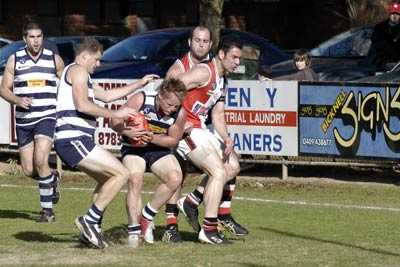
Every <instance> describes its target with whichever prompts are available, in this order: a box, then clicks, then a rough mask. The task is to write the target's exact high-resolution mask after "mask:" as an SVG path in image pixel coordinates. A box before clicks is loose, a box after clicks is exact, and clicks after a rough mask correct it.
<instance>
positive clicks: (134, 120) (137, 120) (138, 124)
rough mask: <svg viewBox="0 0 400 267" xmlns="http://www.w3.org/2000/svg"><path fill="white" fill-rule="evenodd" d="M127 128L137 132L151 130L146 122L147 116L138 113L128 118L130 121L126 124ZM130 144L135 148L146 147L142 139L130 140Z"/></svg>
mask: <svg viewBox="0 0 400 267" xmlns="http://www.w3.org/2000/svg"><path fill="white" fill-rule="evenodd" d="M126 126H128V127H132V128H133V129H135V130H139V129H142V130H144V131H148V130H149V123H148V121H147V120H146V118H145V116H144V114H143V113H141V112H138V113H135V114H131V115H130V116H129V118H128V121H127V122H126ZM129 142H130V144H131V145H133V146H144V145H146V144H145V143H144V142H143V141H142V140H141V138H140V137H138V138H135V139H129Z"/></svg>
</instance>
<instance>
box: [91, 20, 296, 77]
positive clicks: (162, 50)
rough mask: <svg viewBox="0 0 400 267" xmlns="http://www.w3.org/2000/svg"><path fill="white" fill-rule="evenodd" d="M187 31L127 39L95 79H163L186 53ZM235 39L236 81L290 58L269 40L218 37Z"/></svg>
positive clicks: (245, 34)
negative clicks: (238, 49)
mask: <svg viewBox="0 0 400 267" xmlns="http://www.w3.org/2000/svg"><path fill="white" fill-rule="evenodd" d="M189 34H190V28H168V29H160V30H154V31H148V32H144V33H141V34H137V35H134V36H131V37H128V38H126V39H124V40H122V41H121V42H119V43H117V44H115V45H114V46H112V47H110V48H109V49H107V50H106V51H105V52H104V54H103V57H102V65H101V66H100V67H99V68H97V69H96V71H95V73H94V74H93V77H94V78H115V79H123V78H139V77H142V76H143V75H145V74H148V73H155V74H158V75H160V76H161V77H164V76H165V74H166V72H167V70H168V68H169V67H170V66H171V65H172V64H173V63H174V61H175V60H176V59H177V58H180V57H181V56H182V55H183V54H184V53H186V52H187V51H188V50H189V47H188V43H187V39H188V37H189ZM227 35H235V36H237V37H238V38H239V39H240V40H241V42H242V43H243V45H244V49H243V61H242V62H243V64H242V66H241V67H239V68H238V71H237V73H235V74H233V76H235V77H234V78H235V79H240V78H241V79H255V78H256V73H257V70H258V63H259V62H260V63H261V64H263V65H267V66H270V65H272V64H275V63H277V62H281V61H284V60H287V59H289V56H288V55H287V54H286V53H285V52H283V51H282V50H281V49H279V48H278V47H277V46H275V45H274V44H272V43H271V42H269V41H268V40H266V39H264V38H262V37H260V36H258V35H256V34H253V33H249V32H240V31H235V30H231V29H222V31H221V36H222V37H223V36H227Z"/></svg>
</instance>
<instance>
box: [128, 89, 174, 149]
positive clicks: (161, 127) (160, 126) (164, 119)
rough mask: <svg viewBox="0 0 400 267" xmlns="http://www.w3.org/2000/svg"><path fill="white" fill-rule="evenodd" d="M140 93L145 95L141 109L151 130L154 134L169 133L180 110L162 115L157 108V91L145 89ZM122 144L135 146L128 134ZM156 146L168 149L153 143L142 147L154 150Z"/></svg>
mask: <svg viewBox="0 0 400 267" xmlns="http://www.w3.org/2000/svg"><path fill="white" fill-rule="evenodd" d="M139 94H143V97H144V100H143V104H142V106H141V107H140V109H139V111H140V112H142V113H143V114H144V116H145V118H146V120H147V121H148V124H149V130H150V131H151V132H153V133H154V134H168V129H169V127H171V125H173V124H174V123H175V120H176V118H177V116H178V113H179V110H178V111H176V112H174V113H173V114H171V115H168V116H166V115H164V116H163V115H160V114H159V113H158V112H157V110H156V101H157V98H156V95H157V91H154V90H145V91H142V92H139ZM122 144H123V145H124V146H129V147H133V146H132V145H131V144H130V143H129V140H128V138H127V137H126V136H122ZM154 148H161V149H166V148H165V147H161V146H157V145H154V144H151V143H150V144H148V145H147V146H145V147H143V148H141V149H152V150H153V149H154Z"/></svg>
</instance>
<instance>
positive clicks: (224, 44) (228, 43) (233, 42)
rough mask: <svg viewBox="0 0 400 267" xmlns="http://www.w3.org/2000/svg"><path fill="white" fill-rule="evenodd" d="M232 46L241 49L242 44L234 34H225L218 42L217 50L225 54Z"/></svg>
mask: <svg viewBox="0 0 400 267" xmlns="http://www.w3.org/2000/svg"><path fill="white" fill-rule="evenodd" d="M233 48H239V49H242V48H243V44H242V43H241V42H240V40H239V39H238V38H237V37H235V36H225V37H223V38H222V39H221V41H220V42H219V44H218V49H217V51H220V50H222V51H224V53H225V54H226V53H228V52H229V51H230V50H231V49H233Z"/></svg>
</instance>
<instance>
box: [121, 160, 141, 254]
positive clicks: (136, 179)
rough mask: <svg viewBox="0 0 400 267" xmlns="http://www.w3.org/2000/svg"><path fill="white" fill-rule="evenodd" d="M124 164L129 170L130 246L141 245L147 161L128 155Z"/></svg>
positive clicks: (128, 213) (128, 210) (127, 204)
mask: <svg viewBox="0 0 400 267" xmlns="http://www.w3.org/2000/svg"><path fill="white" fill-rule="evenodd" d="M123 163H124V165H125V166H126V167H127V168H128V170H129V179H128V192H127V194H126V211H127V215H128V246H129V247H132V248H135V247H137V246H139V240H140V235H141V231H140V216H141V211H142V195H141V193H142V187H143V175H144V172H145V171H146V162H145V160H144V159H143V158H141V157H139V156H135V155H126V156H125V157H124V159H123Z"/></svg>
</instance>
